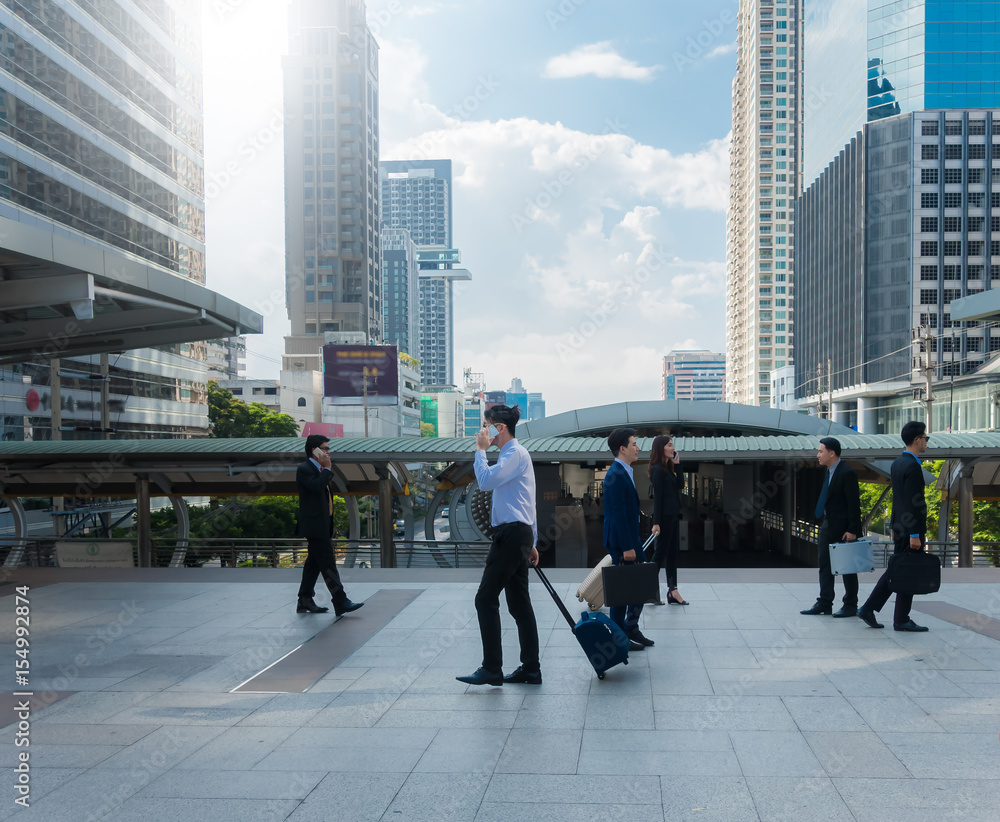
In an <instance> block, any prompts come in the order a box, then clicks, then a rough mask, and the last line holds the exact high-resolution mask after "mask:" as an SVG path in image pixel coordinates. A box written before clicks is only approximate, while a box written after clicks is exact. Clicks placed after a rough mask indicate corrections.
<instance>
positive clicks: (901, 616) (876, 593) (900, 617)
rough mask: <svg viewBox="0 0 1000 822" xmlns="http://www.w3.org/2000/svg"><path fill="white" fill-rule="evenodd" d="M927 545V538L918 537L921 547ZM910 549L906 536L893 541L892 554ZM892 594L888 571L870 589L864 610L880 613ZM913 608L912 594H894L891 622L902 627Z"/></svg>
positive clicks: (908, 539)
mask: <svg viewBox="0 0 1000 822" xmlns="http://www.w3.org/2000/svg"><path fill="white" fill-rule="evenodd" d="M926 543H927V537H926V536H924V535H923V534H921V535H920V544H921V546H923V545H925V544H926ZM911 550H913V549H911V548H910V538H909V537H908V536H906V537H902V538H898V539H896V540H894V541H893V553H894V554H898V553H900V552H901V551H911ZM891 593H892V592H891V591H890V590H889V571H888V569H886V572H885V573H884V574H882V576H881V577H879V581H878V582H876V583H875V587H874V588H873V589H872V592H871V594H870V595H869V596H868V601H867V602H865V607H866V608H871V609H872V610H873V611H881V610H882V607H883V606H884V605H885V604H886V603H887V602H888V601H889V595H890V594H891ZM912 606H913V594H896V607H895V609H894V610H893V613H892V621H893V624H895V625H902V624H903V623H904V622H906V621H908V620H909V618H910V608H911V607H912Z"/></svg>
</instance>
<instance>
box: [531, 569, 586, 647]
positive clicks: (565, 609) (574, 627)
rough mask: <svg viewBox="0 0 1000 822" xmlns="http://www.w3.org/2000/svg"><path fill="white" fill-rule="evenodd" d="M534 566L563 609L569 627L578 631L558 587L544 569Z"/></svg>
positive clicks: (557, 603) (546, 588) (560, 608)
mask: <svg viewBox="0 0 1000 822" xmlns="http://www.w3.org/2000/svg"><path fill="white" fill-rule="evenodd" d="M532 567H533V568H534V569H535V571H536V572H537V573H538V578H539V579H540V580H541V581H542V585H544V586H545V590H546V591H548V592H549V594H551V595H552V599H554V600H555V602H556V605H558V606H559V610H560V611H562V615H563V616H564V617H566V621H567V622H568V623H569V627H570V628H571V629H572V630H573V633H576V623H575V622H574V621H573V617H571V616H570V613H569V610H568V609H567V608H566V606H565V605H564V604H563V601H562V599H561V598H560V597H559V594H557V593H556V589H555V588H553V587H552V583H551V582H549V578H548V577H547V576H545V574H543V573H542V569H541V568H539V567H538V566H537V565H533V566H532Z"/></svg>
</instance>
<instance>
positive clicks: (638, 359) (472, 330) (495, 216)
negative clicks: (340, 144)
mask: <svg viewBox="0 0 1000 822" xmlns="http://www.w3.org/2000/svg"><path fill="white" fill-rule="evenodd" d="M276 5H279V4H277V3H275V2H274V0H270V2H265V0H220V2H219V3H218V4H216V5H215V6H214V7H213V6H212V4H206V12H205V52H206V67H205V68H206V87H205V102H206V116H205V122H206V173H207V174H208V180H209V182H210V183H211V184H212V185H210V186H209V194H210V195H211V196H209V197H208V198H207V219H208V224H207V228H208V271H209V285H210V286H211V287H212V288H215V289H217V290H219V291H221V292H222V293H225V294H227V295H228V296H231V297H233V298H235V299H238V300H240V301H241V302H243V303H244V304H245V305H248V306H249V307H251V308H254V309H255V310H258V311H261V312H262V313H264V314H265V317H266V320H265V329H266V331H265V334H264V335H261V336H258V337H251V338H250V340H249V342H248V349H249V351H250V352H251V356H250V358H249V361H248V374H249V375H250V376H255V377H271V378H276V377H277V376H278V370H279V367H280V366H279V361H280V355H281V352H282V350H283V346H282V339H281V338H282V336H283V335H284V334H286V333H287V329H288V324H287V320H286V317H285V310H284V305H283V295H282V290H283V277H284V274H283V270H284V262H283V254H284V250H283V236H284V224H283V220H284V213H283V198H284V194H283V187H282V160H281V148H280V146H281V133H280V132H281V126H280V116H279V117H278V118H277V119H275V117H276V114H277V115H280V111H281V73H280V57H281V53H282V52H283V50H284V48H285V42H286V36H285V28H284V19H283V17H282V18H281V19H279V20H276V19H275V6H276ZM280 5H283V4H280ZM368 9H369V20H370V21H371V25H372V27H373V29H374V30H375V31H376V34H377V37H378V40H379V43H380V46H381V60H380V68H381V87H380V92H381V103H382V105H381V144H382V158H383V159H407V158H412V157H420V156H423V157H428V158H437V157H450V158H451V159H452V160H453V164H454V175H455V180H454V193H453V199H454V217H455V225H454V237H455V244H456V245H457V246H458V247H459V248H460V249H461V250H462V254H463V261H464V263H465V265H466V266H467V267H468V268H469V269H470V270H471V271H472V273H473V277H474V279H473V281H472V282H471V283H468V284H463V285H462V287H461V289H460V291H459V292H458V294H457V297H456V315H457V320H456V356H455V367H456V378H458V377H460V373H461V369H462V368H463V367H464V366H471V367H472V368H473V370H475V371H483V372H485V373H486V377H487V382H488V385H489V387H490V388H491V389H504V388H506V387H507V386H508V385H509V382H510V379H511V377H515V376H517V377H520V378H521V379H522V380H523V382H524V384H525V386H526V387H527V388H528V390H530V391H541V392H543V393H544V394H545V397H546V401H547V403H548V411H549V413H550V414H552V413H558V412H561V411H566V410H570V409H572V408H576V407H585V406H589V405H597V404H602V403H605V402H619V401H624V400H640V399H655V398H657V397H658V396H659V374H660V364H659V363H660V358H661V357H662V355H663V354H665V353H666V352H667V351H669V350H670V349H671V348H678V347H706V348H711V349H713V350H722V349H723V348H724V345H725V319H724V315H725V294H724V291H725V206H726V201H727V196H728V195H727V185H728V168H727V166H728V135H729V131H730V128H731V103H730V94H731V82H732V77H733V74H734V71H735V46H734V43H735V38H736V25H735V18H736V3H734V2H732V0H721V1H719V0H709V1H708V2H703V3H701V4H698V5H697V6H696V7H692V5H691V4H681V3H675V2H672V1H671V2H651V0H616V2H610V0H604V1H601V0H562V2H559V1H558V0H556V2H538V0H535V2H527V0H514V1H513V2H506V3H503V4H498V3H495V2H487V0H463V2H450V0H446V1H442V2H437V1H436V0H417V2H412V3H407V2H403V1H402V0H379V1H378V2H370V3H369V5H368ZM227 167H228V168H227Z"/></svg>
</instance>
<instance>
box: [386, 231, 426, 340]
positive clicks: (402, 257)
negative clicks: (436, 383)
mask: <svg viewBox="0 0 1000 822" xmlns="http://www.w3.org/2000/svg"><path fill="white" fill-rule="evenodd" d="M382 311H383V315H384V316H383V336H384V338H385V342H386V343H387V344H388V345H395V346H396V347H397V348H398V349H399V351H400V353H402V354H408V355H409V356H411V357H413V358H414V359H417V358H418V357H419V355H420V271H419V268H418V264H417V246H416V244H415V243H414V242H413V240H412V239H411V238H410V232H409V231H407V230H406V229H405V228H386V227H383V228H382Z"/></svg>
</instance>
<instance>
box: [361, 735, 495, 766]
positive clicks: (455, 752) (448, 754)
mask: <svg viewBox="0 0 1000 822" xmlns="http://www.w3.org/2000/svg"><path fill="white" fill-rule="evenodd" d="M375 730H378V729H375ZM400 730H402V729H386V733H397V732H399V731H400ZM510 733H511V732H510V731H509V730H507V729H506V728H442V729H441V730H440V731H439V732H438V733H437V735H436V736H435V737H434V741H433V742H431V743H430V745H429V746H427V749H426V750H425V751H424V755H423V756H422V757H421V758H420V761H419V762H417V764H416V766H415V767H414V769H413V770H414V771H415V772H417V773H455V774H465V773H486V774H491V773H493V769H494V768H495V767H496V764H497V760H498V759H499V758H500V754H501V753H502V752H503V748H504V745H505V744H506V742H507V739H508V737H509V735H510Z"/></svg>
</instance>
